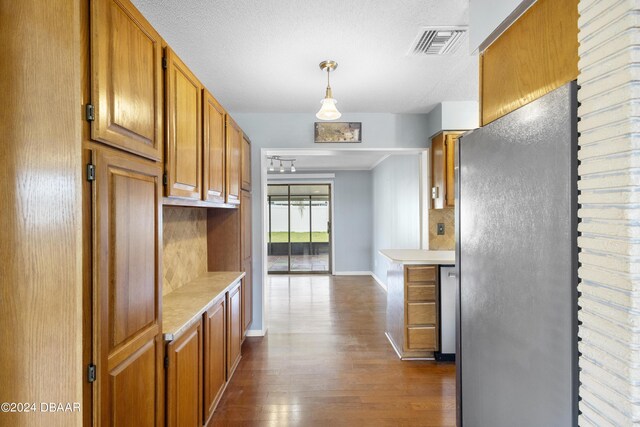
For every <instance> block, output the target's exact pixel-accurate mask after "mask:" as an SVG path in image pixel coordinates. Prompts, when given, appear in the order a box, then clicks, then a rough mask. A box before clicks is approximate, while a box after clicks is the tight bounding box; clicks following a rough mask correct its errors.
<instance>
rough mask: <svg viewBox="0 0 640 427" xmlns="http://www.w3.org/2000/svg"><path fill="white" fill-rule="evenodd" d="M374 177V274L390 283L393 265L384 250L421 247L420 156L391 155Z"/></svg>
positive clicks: (384, 281)
mask: <svg viewBox="0 0 640 427" xmlns="http://www.w3.org/2000/svg"><path fill="white" fill-rule="evenodd" d="M372 176H373V230H372V234H373V248H372V251H371V259H372V263H373V272H374V274H375V275H376V276H378V278H379V279H380V280H381V281H382V282H383V283H385V284H386V283H387V270H388V267H389V263H388V261H387V260H386V258H384V257H383V256H382V255H380V254H379V253H378V251H379V250H380V249H419V248H420V156H419V155H418V154H413V155H404V156H400V155H397V156H391V157H389V158H387V159H386V160H385V161H383V162H382V163H380V164H379V165H378V166H377V167H376V168H375V169H374V170H373V173H372Z"/></svg>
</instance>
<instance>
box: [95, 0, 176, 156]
mask: <svg viewBox="0 0 640 427" xmlns="http://www.w3.org/2000/svg"><path fill="white" fill-rule="evenodd" d="M90 5H91V99H92V103H93V105H94V108H95V120H93V121H92V122H91V138H92V139H94V140H96V141H100V142H103V143H105V144H109V145H112V146H114V147H118V148H121V149H123V150H126V151H129V152H132V153H136V154H139V155H141V156H145V157H148V158H150V159H155V160H160V159H161V158H162V132H163V131H162V118H163V111H162V96H163V93H162V38H161V37H160V35H159V34H158V33H157V32H156V31H155V30H154V29H153V27H152V26H151V25H150V24H149V23H148V22H147V20H146V19H144V17H143V16H142V15H141V14H140V12H138V10H137V9H136V8H135V7H134V6H133V5H132V4H131V2H130V1H129V0H92V1H91V2H90Z"/></svg>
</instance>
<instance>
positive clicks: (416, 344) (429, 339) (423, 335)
mask: <svg viewBox="0 0 640 427" xmlns="http://www.w3.org/2000/svg"><path fill="white" fill-rule="evenodd" d="M436 342H437V341H436V328H435V327H433V326H427V327H410V328H407V349H409V350H425V351H436V350H437V346H436Z"/></svg>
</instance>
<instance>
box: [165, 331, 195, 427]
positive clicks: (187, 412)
mask: <svg viewBox="0 0 640 427" xmlns="http://www.w3.org/2000/svg"><path fill="white" fill-rule="evenodd" d="M167 358H168V367H167V426H169V427H172V426H186V427H200V426H202V322H201V321H198V323H196V324H195V325H193V326H192V327H190V328H189V329H188V330H187V331H185V332H184V333H182V334H181V335H180V336H179V337H178V338H177V339H175V340H174V341H171V342H170V343H169V344H167Z"/></svg>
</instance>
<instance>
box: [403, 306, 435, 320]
mask: <svg viewBox="0 0 640 427" xmlns="http://www.w3.org/2000/svg"><path fill="white" fill-rule="evenodd" d="M435 323H436V303H435V302H420V303H415V302H410V303H408V304H407V325H435Z"/></svg>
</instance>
